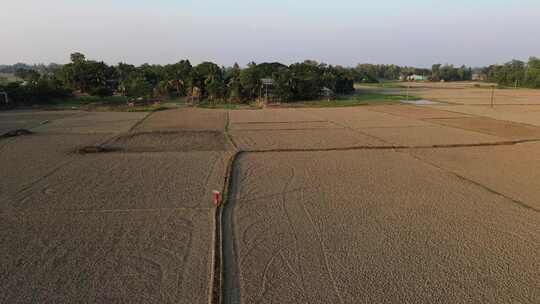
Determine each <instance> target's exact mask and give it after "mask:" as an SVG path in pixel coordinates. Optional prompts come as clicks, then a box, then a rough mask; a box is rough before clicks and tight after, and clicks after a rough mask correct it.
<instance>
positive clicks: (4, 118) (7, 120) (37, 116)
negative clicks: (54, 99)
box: [0, 111, 77, 136]
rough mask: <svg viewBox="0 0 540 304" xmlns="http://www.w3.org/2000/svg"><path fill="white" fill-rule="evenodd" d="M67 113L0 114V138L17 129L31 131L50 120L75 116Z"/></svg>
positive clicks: (29, 112)
mask: <svg viewBox="0 0 540 304" xmlns="http://www.w3.org/2000/svg"><path fill="white" fill-rule="evenodd" d="M76 114H77V112H69V111H12V112H4V113H2V112H0V136H1V135H3V134H5V133H7V132H9V131H12V130H17V129H27V130H30V129H33V128H36V127H38V126H40V125H42V124H45V123H48V122H50V121H52V120H58V119H62V118H67V117H70V116H73V115H76Z"/></svg>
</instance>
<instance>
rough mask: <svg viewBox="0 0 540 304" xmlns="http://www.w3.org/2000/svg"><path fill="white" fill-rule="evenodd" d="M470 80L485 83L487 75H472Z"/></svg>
mask: <svg viewBox="0 0 540 304" xmlns="http://www.w3.org/2000/svg"><path fill="white" fill-rule="evenodd" d="M471 79H472V80H473V81H487V75H486V74H484V73H473V74H472V78H471Z"/></svg>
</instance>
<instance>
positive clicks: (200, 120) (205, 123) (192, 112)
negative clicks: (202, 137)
mask: <svg viewBox="0 0 540 304" xmlns="http://www.w3.org/2000/svg"><path fill="white" fill-rule="evenodd" d="M226 125H227V112H226V111H222V110H205V109H193V108H183V109H177V110H170V111H160V112H156V113H153V114H151V115H150V116H148V117H147V118H146V119H145V120H144V121H141V122H140V124H139V125H137V127H136V128H135V129H134V131H136V132H148V131H175V130H206V131H223V130H225V127H226Z"/></svg>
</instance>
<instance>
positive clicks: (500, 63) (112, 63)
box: [0, 52, 540, 69]
mask: <svg viewBox="0 0 540 304" xmlns="http://www.w3.org/2000/svg"><path fill="white" fill-rule="evenodd" d="M73 53H75V52H73ZM77 53H82V54H84V55H85V56H86V59H87V60H93V61H98V62H101V61H103V62H104V63H106V64H107V65H110V66H114V65H118V64H119V63H124V64H131V65H134V66H141V65H143V64H149V65H167V64H174V63H178V62H179V61H180V60H189V62H190V63H191V64H192V65H193V66H195V65H198V64H200V63H203V62H213V63H215V64H217V65H218V66H222V67H232V66H233V65H234V64H235V63H238V62H235V63H233V64H231V65H225V64H221V63H220V62H215V61H211V60H203V61H200V62H194V61H192V60H190V59H189V58H180V59H178V60H176V61H174V62H168V63H153V62H143V63H140V64H134V63H131V62H127V61H120V62H107V61H105V60H102V59H99V58H92V57H91V56H88V55H87V54H86V53H84V52H77ZM70 54H71V53H70ZM67 57H68V60H67V61H65V62H15V63H0V66H13V65H16V64H26V65H30V66H33V65H45V66H48V65H50V64H59V65H65V64H68V63H70V60H69V55H68V56H67ZM530 57H540V56H533V55H531V56H529V57H527V58H510V59H508V60H506V61H504V62H494V63H490V64H487V65H466V64H455V63H447V62H434V63H432V64H430V65H429V66H414V65H407V64H404V65H401V64H395V63H391V62H389V63H373V62H362V61H361V62H358V63H357V64H354V65H340V64H333V63H331V62H324V61H318V60H315V59H304V60H301V61H294V62H282V61H260V62H259V61H253V60H251V61H248V62H247V63H246V64H240V63H238V65H239V66H240V67H242V68H244V67H247V65H248V64H249V63H251V62H255V63H256V64H261V63H272V62H278V63H282V64H285V65H291V64H294V63H301V62H305V61H317V62H318V63H322V64H327V65H332V66H342V67H344V68H355V67H356V66H358V65H359V64H373V65H395V66H400V67H414V68H419V69H431V68H432V66H433V65H434V64H442V65H453V66H454V67H460V66H463V65H465V66H466V67H468V68H483V67H488V66H490V65H495V64H499V65H502V64H505V63H507V62H510V61H512V60H520V61H523V62H525V63H526V62H527V61H528V60H529V58H530Z"/></svg>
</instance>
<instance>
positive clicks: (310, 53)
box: [0, 0, 540, 67]
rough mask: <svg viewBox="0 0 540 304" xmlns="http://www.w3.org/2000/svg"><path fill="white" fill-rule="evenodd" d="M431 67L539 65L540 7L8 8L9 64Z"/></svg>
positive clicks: (18, 3) (344, 1) (57, 2)
mask: <svg viewBox="0 0 540 304" xmlns="http://www.w3.org/2000/svg"><path fill="white" fill-rule="evenodd" d="M76 51H77V52H82V53H84V54H85V55H86V56H87V58H89V59H94V60H103V61H105V62H107V63H109V64H116V63H118V62H127V63H131V64H137V65H138V64H142V63H151V64H167V63H174V62H177V61H179V60H181V59H189V60H190V61H191V62H192V63H194V64H197V63H200V62H203V61H214V62H216V63H218V64H220V65H224V66H229V65H232V64H234V63H235V62H238V63H239V64H240V65H242V66H243V65H246V64H247V63H249V62H251V61H254V62H257V63H260V62H272V61H279V62H283V63H286V64H290V63H293V62H298V61H304V60H306V59H310V60H317V61H319V62H325V63H328V64H334V65H343V66H355V65H356V64H358V63H375V64H383V63H385V64H391V63H392V64H398V65H406V66H417V67H430V66H431V65H432V64H434V63H443V64H444V63H449V64H455V65H462V64H465V65H468V66H484V65H489V64H494V63H504V62H506V61H509V60H511V59H514V58H516V59H522V60H526V59H527V58H528V57H530V56H537V57H540V0H452V1H450V0H432V1H428V0H407V1H403V0H399V1H398V0H377V1H373V0H371V1H363V0H333V1H330V0H328V1H322V0H272V1H269V0H153V1H143V0H69V1H68V0H0V64H13V63H17V62H25V63H49V62H56V63H66V62H68V61H69V54H70V53H72V52H76Z"/></svg>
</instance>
